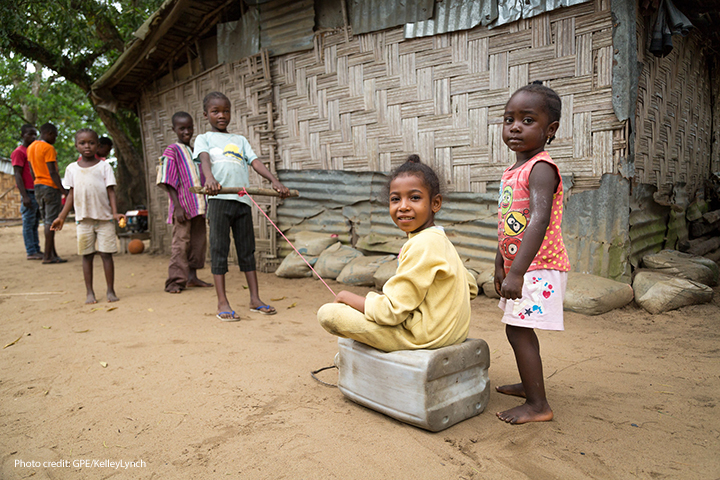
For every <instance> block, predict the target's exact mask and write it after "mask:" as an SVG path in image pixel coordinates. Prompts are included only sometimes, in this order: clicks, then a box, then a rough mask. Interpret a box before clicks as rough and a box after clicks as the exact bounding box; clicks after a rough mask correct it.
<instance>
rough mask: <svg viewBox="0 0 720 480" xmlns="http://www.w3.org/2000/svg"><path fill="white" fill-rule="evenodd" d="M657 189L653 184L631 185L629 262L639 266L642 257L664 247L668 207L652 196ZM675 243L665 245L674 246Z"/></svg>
mask: <svg viewBox="0 0 720 480" xmlns="http://www.w3.org/2000/svg"><path fill="white" fill-rule="evenodd" d="M656 191H657V189H656V188H655V187H654V186H653V185H647V184H636V185H634V186H633V196H632V203H631V205H630V210H631V211H630V218H629V220H628V224H629V235H630V241H631V250H630V258H629V260H630V262H631V263H632V265H633V267H636V268H637V267H639V266H640V264H641V262H642V257H644V256H645V255H647V254H649V253H655V252H659V251H660V250H662V249H663V248H666V243H667V235H668V219H669V215H670V207H665V206H662V205H658V204H657V203H656V202H655V199H654V198H653V194H654V193H655V192H656ZM674 247H675V244H674V242H673V244H672V245H667V248H674Z"/></svg>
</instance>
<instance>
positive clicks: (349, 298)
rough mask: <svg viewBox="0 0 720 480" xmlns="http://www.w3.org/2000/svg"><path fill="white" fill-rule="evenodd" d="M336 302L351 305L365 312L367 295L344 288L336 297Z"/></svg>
mask: <svg viewBox="0 0 720 480" xmlns="http://www.w3.org/2000/svg"><path fill="white" fill-rule="evenodd" d="M335 303H344V304H345V305H349V306H351V307H352V308H354V309H355V310H357V311H358V312H360V313H365V297H361V296H360V295H357V294H355V293H352V292H348V291H347V290H343V291H342V292H340V293H338V294H337V296H336V297H335Z"/></svg>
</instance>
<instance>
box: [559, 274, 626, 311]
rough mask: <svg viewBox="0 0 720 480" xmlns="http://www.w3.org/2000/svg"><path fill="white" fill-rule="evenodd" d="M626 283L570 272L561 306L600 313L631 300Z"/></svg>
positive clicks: (572, 309) (621, 305) (573, 309)
mask: <svg viewBox="0 0 720 480" xmlns="http://www.w3.org/2000/svg"><path fill="white" fill-rule="evenodd" d="M632 299H633V289H632V287H631V286H630V285H628V284H627V283H622V282H616V281H615V280H611V279H609V278H604V277H598V276H597V275H589V274H586V273H577V272H570V273H569V274H568V283H567V289H566V290H565V300H564V302H563V307H564V308H565V310H570V311H571V312H577V313H582V314H584V315H600V314H603V313H605V312H609V311H610V310H614V309H616V308H620V307H624V306H625V305H627V304H628V303H630V302H632Z"/></svg>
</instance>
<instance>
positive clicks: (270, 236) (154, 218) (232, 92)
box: [140, 54, 276, 269]
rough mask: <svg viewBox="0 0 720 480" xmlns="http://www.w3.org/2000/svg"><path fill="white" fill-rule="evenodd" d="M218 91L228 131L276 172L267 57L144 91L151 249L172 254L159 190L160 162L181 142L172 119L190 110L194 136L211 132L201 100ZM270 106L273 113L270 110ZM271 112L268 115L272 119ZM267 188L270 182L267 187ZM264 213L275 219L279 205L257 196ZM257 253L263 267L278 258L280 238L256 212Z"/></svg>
mask: <svg viewBox="0 0 720 480" xmlns="http://www.w3.org/2000/svg"><path fill="white" fill-rule="evenodd" d="M212 91H219V92H222V93H224V94H225V95H227V96H228V98H229V99H230V101H231V102H232V121H231V123H230V126H229V127H228V130H229V131H230V132H232V133H239V134H241V135H244V136H245V137H246V138H247V139H248V141H249V142H250V144H251V145H252V147H253V150H254V151H255V153H256V155H258V157H259V158H260V160H262V161H264V162H267V163H268V166H269V168H270V170H271V171H272V172H273V173H274V172H275V166H274V164H275V161H274V159H275V150H274V148H275V146H274V140H273V118H272V104H271V101H272V95H271V93H272V91H271V85H270V77H269V60H268V58H267V55H266V54H259V55H255V56H252V57H248V58H245V59H243V60H241V61H239V62H236V63H232V64H222V65H218V66H217V67H215V68H213V69H210V70H208V71H205V72H203V73H202V74H200V75H197V76H194V77H190V78H189V79H187V80H184V81H182V82H179V83H177V84H175V85H174V86H172V87H169V88H163V87H155V88H151V89H149V90H146V91H144V92H143V95H142V100H141V107H140V112H141V114H140V118H141V122H142V132H143V149H144V153H145V162H146V172H147V177H148V182H149V183H150V187H149V199H150V230H151V236H152V239H153V250H155V251H159V252H167V251H169V246H170V238H171V228H170V226H169V225H167V224H166V223H165V221H166V220H167V208H168V199H167V194H166V193H165V192H163V191H162V190H160V189H159V188H157V187H156V186H155V183H154V182H155V178H156V167H157V159H158V158H159V157H160V156H161V155H162V151H163V149H164V148H165V146H167V145H168V144H170V143H174V142H176V141H177V136H176V135H175V133H174V132H173V131H172V122H171V118H172V115H173V114H174V113H175V112H177V111H186V112H188V113H189V114H190V115H192V117H193V118H194V120H195V136H197V135H200V134H202V133H205V132H207V131H208V130H209V129H210V127H209V124H208V123H207V121H205V119H204V117H203V106H202V101H203V98H204V97H205V95H206V94H208V93H210V92H212ZM268 107H270V108H268ZM268 112H270V114H268ZM262 182H265V180H264V179H262V177H260V176H259V175H257V174H256V173H255V171H254V170H252V169H250V183H251V185H253V186H260V185H262ZM265 183H267V182H265ZM255 201H256V202H258V203H259V204H260V205H261V206H262V207H263V209H264V210H265V211H266V212H268V213H269V214H270V215H271V218H272V217H273V216H274V215H275V208H276V202H275V200H274V199H271V198H267V197H257V198H255ZM253 221H254V225H255V239H256V251H257V252H259V254H260V261H261V262H260V265H259V266H258V268H260V269H262V267H263V262H264V261H267V260H269V259H272V258H274V252H275V251H276V245H275V242H276V238H275V234H274V230H273V231H272V232H271V230H270V229H272V226H270V225H269V224H268V223H267V221H266V220H265V218H264V217H263V216H262V214H261V213H260V212H258V211H257V209H253Z"/></svg>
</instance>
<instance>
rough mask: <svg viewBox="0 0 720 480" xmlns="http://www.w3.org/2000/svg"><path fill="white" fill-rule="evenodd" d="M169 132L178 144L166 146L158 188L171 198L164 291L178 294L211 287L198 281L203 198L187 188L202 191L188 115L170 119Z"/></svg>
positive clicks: (203, 242) (202, 251) (203, 243)
mask: <svg viewBox="0 0 720 480" xmlns="http://www.w3.org/2000/svg"><path fill="white" fill-rule="evenodd" d="M172 129H173V132H175V134H176V135H177V138H178V141H177V143H174V144H172V145H170V146H168V147H167V148H166V149H165V151H164V152H163V156H162V157H160V162H161V163H160V170H159V171H158V176H157V185H158V187H160V188H162V189H164V190H166V191H167V192H168V196H169V197H170V205H169V207H168V220H167V223H171V224H172V226H173V229H172V244H171V247H170V250H171V253H170V265H169V266H168V278H167V280H165V291H166V292H168V293H180V292H182V291H183V290H185V288H186V287H212V285H211V284H209V283H207V282H203V281H202V280H200V279H199V278H198V277H197V271H198V269H200V268H203V266H205V249H206V247H207V239H206V238H207V237H206V235H205V210H206V207H207V202H206V201H205V195H196V194H194V193H191V192H190V190H189V188H190V187H202V184H203V180H205V179H204V177H203V176H202V173H201V172H200V169H199V165H198V164H197V163H196V162H195V161H193V154H192V150H191V148H190V140H191V139H192V136H193V131H194V128H193V119H192V117H191V116H190V114H189V113H186V112H177V113H176V114H175V115H173V116H172Z"/></svg>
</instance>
